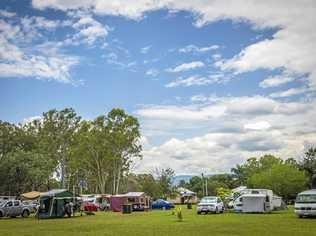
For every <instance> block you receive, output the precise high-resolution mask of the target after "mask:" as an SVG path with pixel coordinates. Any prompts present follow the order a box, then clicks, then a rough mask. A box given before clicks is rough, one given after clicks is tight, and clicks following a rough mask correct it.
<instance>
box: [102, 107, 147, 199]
mask: <svg viewBox="0 0 316 236" xmlns="http://www.w3.org/2000/svg"><path fill="white" fill-rule="evenodd" d="M107 127H108V131H109V134H110V135H109V149H110V153H111V167H112V168H111V179H112V186H113V187H112V193H114V194H117V193H118V192H119V187H120V182H121V179H122V177H123V176H124V175H126V174H128V171H129V169H130V166H131V164H132V163H133V158H141V157H142V156H141V151H142V146H141V144H140V136H141V135H140V130H139V129H140V126H139V123H138V120H137V118H135V117H133V116H130V115H127V114H126V113H125V112H124V110H122V109H112V110H111V111H110V112H109V113H108V115H107Z"/></svg>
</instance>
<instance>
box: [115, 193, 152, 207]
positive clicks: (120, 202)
mask: <svg viewBox="0 0 316 236" xmlns="http://www.w3.org/2000/svg"><path fill="white" fill-rule="evenodd" d="M128 204H130V205H132V210H133V211H144V210H148V209H150V207H151V206H150V205H151V199H150V197H149V196H147V195H146V194H145V193H144V192H129V193H126V194H120V195H113V196H112V197H111V209H112V210H113V211H116V212H119V211H122V210H123V206H124V205H128Z"/></svg>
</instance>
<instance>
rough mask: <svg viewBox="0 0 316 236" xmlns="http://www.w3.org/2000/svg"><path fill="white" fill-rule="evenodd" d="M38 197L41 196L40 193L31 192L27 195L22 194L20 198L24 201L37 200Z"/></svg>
mask: <svg viewBox="0 0 316 236" xmlns="http://www.w3.org/2000/svg"><path fill="white" fill-rule="evenodd" d="M40 195H41V193H40V192H37V191H32V192H28V193H22V194H21V197H22V198H25V199H29V200H33V199H36V198H39V197H40Z"/></svg>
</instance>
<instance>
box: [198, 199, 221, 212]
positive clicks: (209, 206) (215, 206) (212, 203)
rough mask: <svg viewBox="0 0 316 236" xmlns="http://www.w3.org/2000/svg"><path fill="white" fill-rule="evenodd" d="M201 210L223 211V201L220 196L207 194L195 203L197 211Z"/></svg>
mask: <svg viewBox="0 0 316 236" xmlns="http://www.w3.org/2000/svg"><path fill="white" fill-rule="evenodd" d="M202 212H204V213H206V214H207V213H208V212H212V213H215V214H216V213H223V212H224V203H223V201H222V199H221V198H220V197H215V196H209V197H203V198H202V199H201V201H200V203H199V204H198V205H197V213H198V214H201V213H202Z"/></svg>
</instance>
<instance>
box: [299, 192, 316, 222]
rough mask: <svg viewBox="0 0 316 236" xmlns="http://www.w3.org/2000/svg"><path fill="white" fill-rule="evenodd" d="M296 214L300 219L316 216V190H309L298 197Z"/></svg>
mask: <svg viewBox="0 0 316 236" xmlns="http://www.w3.org/2000/svg"><path fill="white" fill-rule="evenodd" d="M294 209H295V213H296V214H297V215H298V217H300V218H302V217H303V216H316V189H311V190H307V191H304V192H301V193H299V194H298V195H297V198H296V201H295V206H294Z"/></svg>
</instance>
